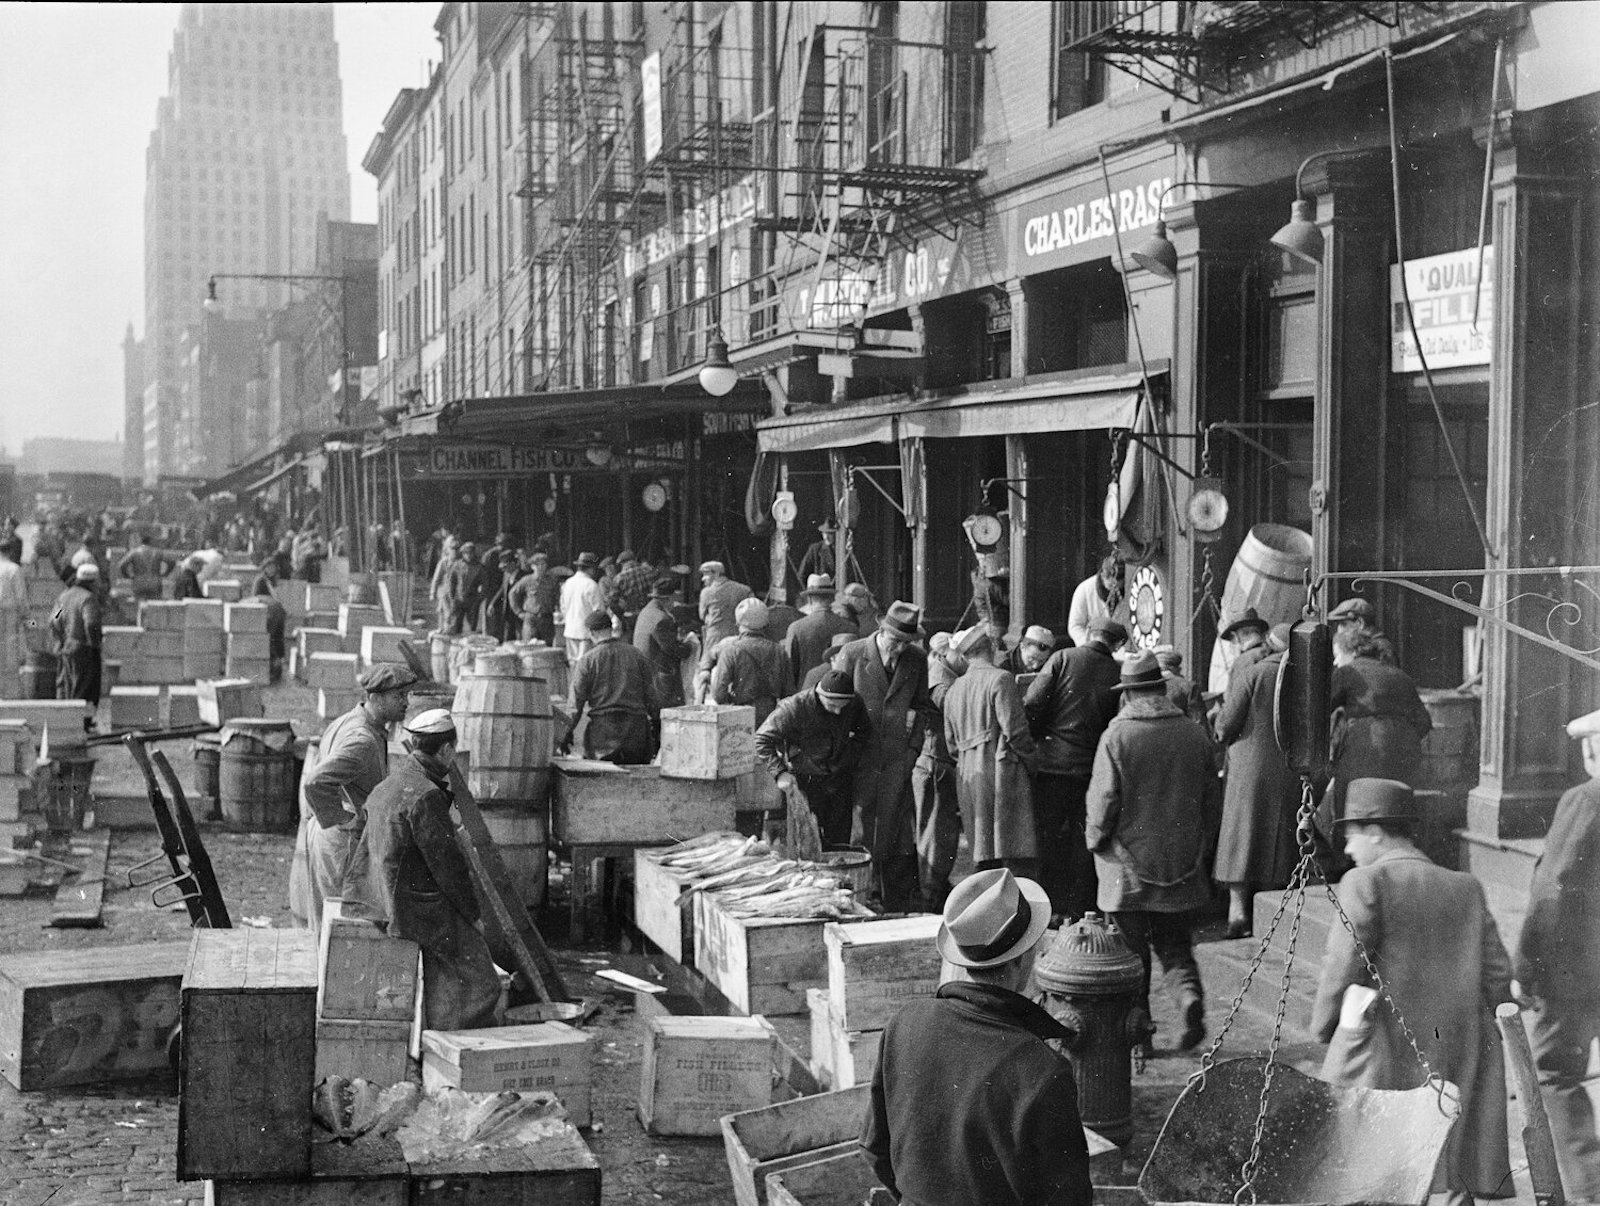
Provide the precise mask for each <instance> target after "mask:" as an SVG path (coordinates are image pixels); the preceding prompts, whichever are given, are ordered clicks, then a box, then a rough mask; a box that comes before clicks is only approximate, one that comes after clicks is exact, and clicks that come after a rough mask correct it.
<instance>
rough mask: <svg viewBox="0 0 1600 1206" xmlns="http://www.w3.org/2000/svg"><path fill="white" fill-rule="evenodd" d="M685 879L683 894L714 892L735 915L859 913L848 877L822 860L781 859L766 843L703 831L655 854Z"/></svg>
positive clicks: (836, 916) (833, 915)
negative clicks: (821, 862) (811, 861)
mask: <svg viewBox="0 0 1600 1206" xmlns="http://www.w3.org/2000/svg"><path fill="white" fill-rule="evenodd" d="M656 861H657V862H659V863H660V864H661V865H662V866H664V867H667V868H670V869H671V870H673V871H675V872H676V873H678V874H679V875H681V876H683V877H684V879H685V880H686V881H687V884H686V887H685V888H684V893H685V895H687V894H688V893H691V892H714V893H715V894H716V898H717V904H718V905H719V906H720V907H721V908H723V909H724V910H725V911H726V912H728V913H730V914H732V915H733V916H735V917H742V918H752V917H772V918H791V919H808V918H828V919H833V920H838V919H841V918H845V917H856V916H859V915H860V914H861V911H862V910H861V906H860V905H858V904H857V903H856V899H855V893H854V892H853V891H852V890H851V888H850V885H849V878H848V877H847V876H845V875H841V874H840V873H839V872H837V871H834V870H833V869H832V868H830V867H827V866H826V865H824V864H819V863H810V862H801V861H798V860H795V859H788V858H781V857H779V856H778V855H776V854H775V853H773V851H772V848H771V847H770V846H769V845H767V843H765V842H763V841H760V840H758V839H757V838H753V837H741V836H740V835H739V834H737V833H708V834H703V835H701V836H700V837H697V838H692V839H690V840H689V841H687V842H683V843H681V844H680V845H677V846H674V847H672V848H671V849H670V850H667V851H665V852H663V853H662V854H660V855H658V856H657V858H656Z"/></svg>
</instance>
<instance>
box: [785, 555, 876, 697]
mask: <svg viewBox="0 0 1600 1206" xmlns="http://www.w3.org/2000/svg"><path fill="white" fill-rule="evenodd" d="M833 597H834V590H833V579H832V578H830V577H829V576H828V575H826V574H812V575H811V576H810V577H809V578H807V579H806V588H805V590H804V591H802V592H801V594H800V611H801V616H800V618H799V619H798V620H796V621H795V622H794V623H793V624H791V625H790V626H789V631H788V632H787V633H786V634H785V635H784V638H783V647H784V651H785V652H786V653H787V654H788V655H789V665H790V667H791V668H792V669H793V670H794V672H795V674H796V675H797V676H799V677H801V678H803V677H805V675H806V674H807V673H808V672H809V671H810V670H812V669H813V668H814V667H817V666H822V665H826V664H827V661H828V658H829V656H830V653H829V651H830V649H831V648H832V644H833V638H834V637H835V636H837V635H839V634H840V633H846V634H848V635H849V637H850V639H851V640H854V639H855V638H856V637H858V636H860V635H861V633H860V631H859V630H858V629H857V627H856V625H855V623H854V622H853V621H851V620H848V619H846V618H845V617H844V616H841V615H839V614H837V613H836V612H835V611H834V610H833Z"/></svg>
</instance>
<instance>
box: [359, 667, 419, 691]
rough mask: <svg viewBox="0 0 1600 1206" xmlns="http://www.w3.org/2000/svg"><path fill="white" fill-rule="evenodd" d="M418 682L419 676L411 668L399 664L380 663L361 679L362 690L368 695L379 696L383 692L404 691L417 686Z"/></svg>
mask: <svg viewBox="0 0 1600 1206" xmlns="http://www.w3.org/2000/svg"><path fill="white" fill-rule="evenodd" d="M416 682H417V676H416V674H415V673H413V672H412V669H411V667H410V666H404V665H401V664H400V663H399V662H380V663H379V664H378V665H376V666H374V667H372V668H371V669H370V670H368V671H367V672H366V673H364V674H363V675H362V676H361V678H360V683H361V689H362V690H363V691H365V692H366V693H367V694H368V695H377V694H378V693H379V692H381V691H404V690H405V689H406V688H407V687H412V686H415V685H416Z"/></svg>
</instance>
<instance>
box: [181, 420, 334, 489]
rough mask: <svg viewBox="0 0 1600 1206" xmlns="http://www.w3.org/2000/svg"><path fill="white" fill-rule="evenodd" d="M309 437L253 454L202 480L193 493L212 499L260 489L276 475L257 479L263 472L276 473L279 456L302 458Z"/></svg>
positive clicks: (286, 441)
mask: <svg viewBox="0 0 1600 1206" xmlns="http://www.w3.org/2000/svg"><path fill="white" fill-rule="evenodd" d="M307 439H308V437H306V436H303V435H293V436H290V437H289V438H288V439H286V440H284V441H282V442H281V443H278V444H274V445H273V446H272V447H271V448H269V449H267V450H266V451H265V452H263V453H261V454H260V455H258V456H253V457H251V458H250V459H249V460H248V461H242V462H240V463H239V464H237V465H235V466H234V467H233V468H231V469H229V470H228V471H227V472H226V473H222V474H219V475H217V476H216V477H213V478H211V479H210V480H208V481H206V482H203V483H202V484H200V485H199V486H196V487H195V488H194V489H193V490H191V491H190V493H191V494H193V495H194V497H195V498H210V497H211V496H212V495H213V494H238V495H242V494H249V493H251V492H252V491H254V490H259V489H261V487H262V486H264V485H267V484H269V483H270V482H271V481H274V480H276V474H274V475H273V476H272V477H270V478H268V479H266V480H264V481H262V482H259V483H258V482H257V481H256V479H257V478H259V477H261V475H262V474H263V473H273V464H274V462H275V461H277V459H278V458H279V457H280V456H285V455H290V456H294V457H295V460H296V461H298V460H299V459H300V458H299V455H297V454H300V453H303V452H304V451H305V441H306V440H307ZM315 439H316V440H318V441H320V440H321V437H320V436H317V437H315Z"/></svg>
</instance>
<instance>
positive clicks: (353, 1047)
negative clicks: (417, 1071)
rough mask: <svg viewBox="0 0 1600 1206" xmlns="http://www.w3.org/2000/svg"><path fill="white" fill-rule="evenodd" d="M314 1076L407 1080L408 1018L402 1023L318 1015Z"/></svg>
mask: <svg viewBox="0 0 1600 1206" xmlns="http://www.w3.org/2000/svg"><path fill="white" fill-rule="evenodd" d="M316 1025H317V1060H316V1078H315V1081H314V1082H313V1083H315V1084H321V1083H322V1082H323V1081H325V1080H327V1079H328V1077H330V1076H343V1077H346V1078H347V1079H349V1080H355V1079H357V1078H360V1079H363V1080H370V1081H371V1082H372V1083H373V1084H375V1085H385V1086H387V1085H395V1084H399V1083H400V1082H401V1081H402V1080H405V1079H406V1061H407V1060H408V1059H409V1058H410V1056H411V1019H410V1018H407V1019H406V1020H405V1021H403V1022H370V1021H351V1020H348V1019H345V1018H318V1019H317V1022H316Z"/></svg>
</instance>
